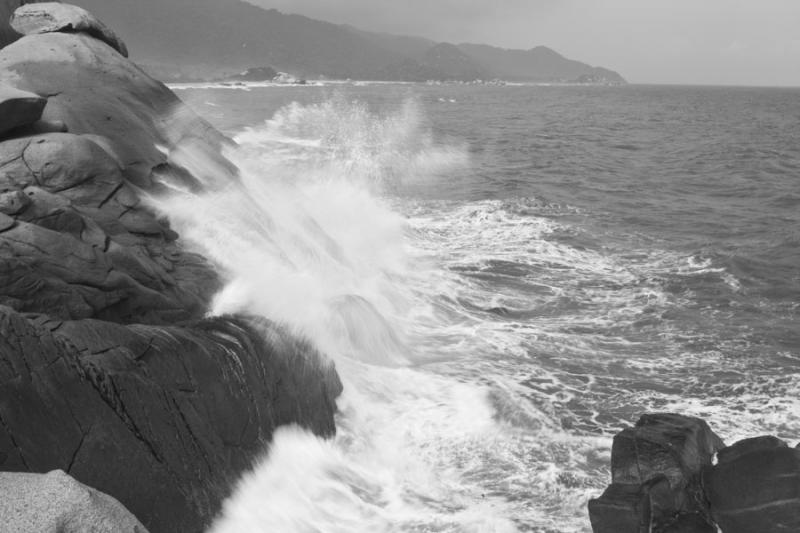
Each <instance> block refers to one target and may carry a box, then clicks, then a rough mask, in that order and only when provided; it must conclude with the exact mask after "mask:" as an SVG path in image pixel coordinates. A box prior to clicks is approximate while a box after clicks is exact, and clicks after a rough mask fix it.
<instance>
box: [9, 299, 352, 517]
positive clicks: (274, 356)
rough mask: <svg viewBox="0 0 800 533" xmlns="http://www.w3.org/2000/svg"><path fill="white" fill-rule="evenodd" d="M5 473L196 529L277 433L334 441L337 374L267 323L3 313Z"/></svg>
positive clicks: (312, 352)
mask: <svg viewBox="0 0 800 533" xmlns="http://www.w3.org/2000/svg"><path fill="white" fill-rule="evenodd" d="M0 354H2V360H3V365H0V459H1V461H0V470H3V471H30V472H42V471H49V470H54V469H61V470H64V471H65V472H67V473H69V474H70V475H71V476H73V477H74V478H75V479H78V480H80V481H81V482H82V483H85V484H87V485H89V486H92V487H94V488H96V489H98V490H100V491H103V492H105V493H107V494H111V495H113V496H114V497H115V498H117V499H118V500H119V501H120V502H121V503H122V504H124V505H125V506H126V507H127V508H128V509H129V510H130V511H131V512H133V513H134V514H135V515H136V516H137V517H138V518H139V519H140V520H141V521H142V522H143V523H144V524H145V526H147V527H148V528H149V529H150V530H151V531H164V532H167V531H199V530H201V529H202V528H203V527H204V526H206V525H208V523H209V522H210V520H211V519H212V518H213V516H214V515H215V513H216V512H217V511H218V510H219V506H220V504H221V502H222V500H223V499H224V498H225V497H227V496H228V495H229V491H230V487H231V486H232V484H233V483H234V482H235V480H236V478H237V477H238V475H239V474H240V473H241V472H243V471H244V470H246V469H247V468H249V467H250V466H251V461H252V460H253V459H254V458H255V457H256V456H257V455H258V454H260V453H262V452H264V451H265V449H266V446H267V443H268V442H269V439H270V437H271V434H272V431H273V430H274V429H275V428H276V427H277V426H279V425H283V424H289V423H297V424H300V425H302V426H304V427H307V428H309V429H311V430H313V431H315V432H316V433H318V434H320V435H331V434H333V432H334V431H335V428H334V426H333V412H334V410H335V403H334V399H335V397H336V396H337V395H338V394H339V392H340V391H341V385H340V383H339V381H338V378H337V376H336V374H335V371H334V370H333V367H332V366H331V365H330V364H329V363H326V362H324V361H323V359H322V357H321V356H319V354H318V353H317V352H316V351H315V350H314V349H312V348H311V347H310V346H308V345H307V344H306V343H304V342H302V341H299V340H297V339H295V338H293V337H291V336H290V335H288V334H287V333H286V332H284V331H283V330H282V329H281V328H279V327H277V326H275V325H274V324H271V323H268V322H264V321H261V322H254V321H246V320H243V319H237V318H231V317H228V318H216V319H208V320H203V321H200V322H196V323H193V324H189V325H186V326H183V327H166V326H146V325H131V326H123V325H119V324H113V323H110V322H103V321H99V320H80V321H54V320H52V319H50V318H48V317H46V316H43V315H39V316H34V315H28V316H23V315H21V314H19V313H16V312H14V311H12V310H11V309H9V308H3V307H0Z"/></svg>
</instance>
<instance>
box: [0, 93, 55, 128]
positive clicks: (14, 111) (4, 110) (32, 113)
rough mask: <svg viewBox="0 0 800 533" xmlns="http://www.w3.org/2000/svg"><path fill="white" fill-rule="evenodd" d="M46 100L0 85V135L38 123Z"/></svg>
mask: <svg viewBox="0 0 800 533" xmlns="http://www.w3.org/2000/svg"><path fill="white" fill-rule="evenodd" d="M46 104H47V99H46V98H42V97H41V96H39V95H37V94H33V93H31V92H28V91H20V90H19V89H15V88H13V87H9V86H8V85H5V84H3V83H0V117H2V120H0V135H4V134H6V133H8V132H9V131H11V130H13V129H15V128H20V127H23V126H29V125H31V124H33V123H35V122H36V121H38V120H39V119H40V118H41V116H42V111H44V106H45V105H46Z"/></svg>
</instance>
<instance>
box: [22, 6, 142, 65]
mask: <svg viewBox="0 0 800 533" xmlns="http://www.w3.org/2000/svg"><path fill="white" fill-rule="evenodd" d="M10 24H11V27H12V28H14V30H15V31H16V32H17V33H20V34H22V35H31V34H35V33H53V32H65V33H74V32H83V33H86V34H88V35H91V36H92V37H94V38H95V39H99V40H100V41H102V42H104V43H106V44H107V45H109V46H110V47H111V48H113V49H114V50H116V51H117V52H119V53H120V54H122V55H123V56H125V57H128V48H127V47H126V46H125V43H124V42H122V39H120V38H119V37H117V35H116V34H115V33H114V32H113V31H111V30H110V29H108V28H107V27H106V25H105V24H103V23H102V22H100V21H99V20H98V19H97V18H95V16H94V15H92V14H91V13H89V12H88V11H86V10H85V9H83V8H81V7H78V6H73V5H71V4H62V3H60V2H41V3H38V4H26V5H23V6H21V7H19V8H17V9H16V10H15V11H14V14H13V15H12V16H11V20H10Z"/></svg>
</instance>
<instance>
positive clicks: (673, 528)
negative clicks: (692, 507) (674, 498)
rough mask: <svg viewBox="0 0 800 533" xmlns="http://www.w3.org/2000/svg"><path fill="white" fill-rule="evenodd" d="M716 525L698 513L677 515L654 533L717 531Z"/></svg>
mask: <svg viewBox="0 0 800 533" xmlns="http://www.w3.org/2000/svg"><path fill="white" fill-rule="evenodd" d="M717 531H718V530H717V526H716V525H714V524H712V523H710V522H709V521H708V519H707V518H706V517H704V516H703V515H702V514H700V513H687V514H682V515H678V516H677V517H675V518H674V519H673V520H672V521H671V522H668V523H667V525H665V526H663V527H662V528H661V529H658V530H656V531H655V533H717Z"/></svg>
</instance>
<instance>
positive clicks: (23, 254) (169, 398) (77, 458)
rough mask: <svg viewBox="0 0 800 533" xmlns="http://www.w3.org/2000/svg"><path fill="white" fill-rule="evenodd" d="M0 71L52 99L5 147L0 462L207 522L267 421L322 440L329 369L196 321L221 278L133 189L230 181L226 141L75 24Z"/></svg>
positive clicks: (248, 335)
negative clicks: (64, 476)
mask: <svg viewBox="0 0 800 533" xmlns="http://www.w3.org/2000/svg"><path fill="white" fill-rule="evenodd" d="M0 81H2V82H3V83H6V84H8V85H10V86H13V87H15V88H17V89H19V90H25V91H30V92H33V93H35V94H38V95H40V96H42V97H47V99H48V101H47V105H46V107H45V108H44V111H43V113H42V117H41V120H39V121H37V122H35V123H33V124H31V125H30V127H29V128H27V129H26V128H22V129H19V128H17V129H15V130H14V132H13V136H12V138H8V139H6V140H5V141H2V142H0V471H12V472H13V471H23V472H46V471H51V470H57V469H60V470H63V471H65V472H67V473H68V474H69V475H70V476H72V477H73V478H75V479H76V480H78V481H79V482H81V483H85V484H86V485H88V486H91V487H94V488H96V489H97V490H100V491H102V492H104V493H106V494H109V495H111V496H113V497H114V498H116V499H118V500H119V501H120V502H121V503H122V504H123V505H125V506H126V507H127V508H128V509H129V510H130V511H131V512H132V513H134V514H135V515H136V516H137V517H138V519H139V520H141V522H142V524H144V526H146V527H147V528H148V529H149V530H150V531H152V532H153V533H159V532H172V531H200V530H202V529H203V528H204V527H206V526H207V525H208V524H209V522H210V521H211V519H212V518H213V516H214V515H215V514H216V513H217V511H218V510H219V507H220V504H221V502H222V501H223V499H224V498H225V497H227V496H228V495H229V492H230V490H231V487H232V485H233V484H234V482H235V481H236V479H237V478H238V476H239V475H240V474H241V473H242V472H243V471H245V470H247V469H248V468H250V467H251V466H252V463H253V461H254V460H255V459H256V457H257V456H258V455H260V454H261V453H263V452H264V451H265V449H266V446H267V444H268V442H269V440H270V438H271V435H272V433H273V431H274V430H275V429H276V428H277V427H278V426H280V425H283V424H298V425H300V426H303V427H306V428H308V429H310V430H311V431H313V432H315V433H316V434H319V435H331V434H333V433H334V431H335V427H334V422H333V415H334V412H335V408H336V406H335V398H336V396H337V395H338V394H339V393H340V391H341V383H340V382H339V380H338V376H337V374H336V372H335V370H334V369H333V366H332V365H331V364H330V363H329V362H327V361H326V360H325V358H324V357H323V356H322V355H320V354H319V353H318V352H317V351H316V350H315V349H314V348H313V347H311V346H310V345H308V343H306V342H304V341H302V340H298V339H296V338H295V337H292V336H291V335H289V334H287V333H286V332H285V331H284V330H283V329H282V328H281V327H279V326H278V325H276V324H273V323H270V322H267V321H264V320H257V319H251V318H242V317H218V318H213V319H206V318H203V315H204V313H205V312H206V309H207V308H208V303H209V301H210V298H211V297H212V296H213V294H214V293H215V292H216V291H217V290H218V289H219V288H220V286H221V280H220V278H219V276H218V274H217V273H216V272H215V271H214V269H213V268H212V266H211V265H210V264H209V263H208V262H207V261H206V260H205V259H204V258H203V257H201V256H199V255H197V254H195V253H192V252H190V251H188V250H187V249H186V248H184V243H183V242H182V241H181V239H180V238H179V235H177V234H176V233H175V232H174V231H172V230H171V229H170V227H169V223H168V221H166V220H165V219H164V218H163V217H161V216H160V215H159V214H157V213H155V212H154V211H153V210H152V209H151V208H149V207H148V205H147V203H146V202H145V201H143V200H142V196H144V195H145V194H159V193H162V192H164V191H166V190H167V189H168V188H169V187H183V188H193V189H204V188H209V187H216V186H225V185H226V184H229V183H230V182H231V180H236V179H238V178H237V175H236V169H235V167H233V166H232V165H231V164H230V163H229V162H228V161H227V159H225V158H224V156H223V155H222V153H221V151H222V149H223V148H224V146H226V144H227V143H228V142H229V141H228V140H227V139H226V138H225V137H224V136H223V135H222V134H220V133H219V132H217V131H216V130H214V129H213V128H211V127H210V126H209V125H208V124H207V123H206V122H205V121H203V120H202V119H200V118H199V117H197V116H196V115H195V114H194V113H192V112H191V111H190V110H189V109H188V108H186V107H185V106H184V105H183V104H182V103H181V102H180V101H179V100H178V99H177V97H176V96H175V95H174V94H173V93H172V92H171V91H169V89H167V88H166V87H165V86H164V85H162V84H160V83H158V82H156V81H154V80H152V79H151V78H149V77H148V76H147V75H146V74H144V73H143V72H142V71H141V70H140V69H139V68H138V67H137V66H135V65H134V64H133V63H132V62H130V61H129V60H127V59H126V58H124V57H123V56H122V55H120V54H119V53H117V52H116V51H115V50H113V49H112V48H110V47H109V46H107V45H106V44H104V43H103V42H100V41H99V40H97V39H96V38H95V37H93V36H91V35H89V34H87V33H85V32H78V33H42V34H31V35H28V36H25V37H23V38H22V39H19V40H18V41H16V42H15V43H13V44H11V45H9V46H7V47H6V48H3V49H2V50H0ZM64 129H67V130H68V131H69V133H65V132H64V131H63V130H64ZM4 519H5V517H3V516H0V524H2V523H4V522H3V520H4Z"/></svg>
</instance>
